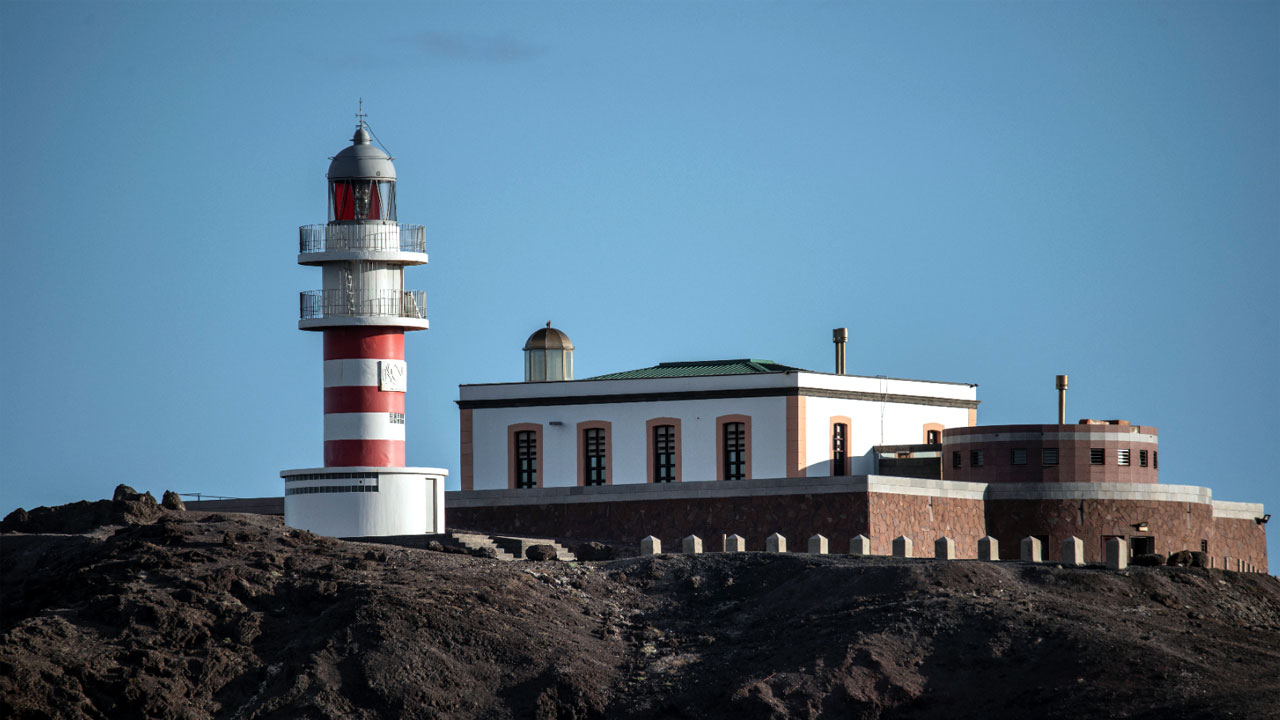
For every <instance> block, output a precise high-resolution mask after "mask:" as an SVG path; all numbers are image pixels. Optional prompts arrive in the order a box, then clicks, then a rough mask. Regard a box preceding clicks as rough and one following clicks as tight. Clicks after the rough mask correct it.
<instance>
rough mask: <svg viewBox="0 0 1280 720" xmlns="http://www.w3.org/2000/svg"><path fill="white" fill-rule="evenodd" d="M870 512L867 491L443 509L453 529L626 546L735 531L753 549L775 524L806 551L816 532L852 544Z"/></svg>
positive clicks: (712, 542) (669, 545)
mask: <svg viewBox="0 0 1280 720" xmlns="http://www.w3.org/2000/svg"><path fill="white" fill-rule="evenodd" d="M866 518H867V493H858V492H848V493H823V494H819V495H762V496H747V497H725V498H693V499H691V498H682V499H671V500H629V501H626V502H579V503H564V504H561V503H548V504H537V505H497V506H490V507H449V506H448V503H447V502H446V509H445V527H447V528H449V529H466V530H481V531H489V532H502V533H509V534H512V535H527V536H534V537H555V538H572V539H580V540H600V541H604V542H610V543H617V544H620V545H624V546H627V547H632V546H635V545H636V544H637V543H639V542H640V538H643V537H645V536H646V535H653V536H655V537H657V538H658V539H660V540H661V541H662V544H663V547H664V548H665V549H668V550H670V549H678V548H679V547H680V539H681V538H683V537H685V536H687V535H697V536H698V537H700V538H702V541H703V547H704V548H706V549H707V550H708V551H712V550H715V551H719V550H721V549H722V546H721V545H720V536H721V535H732V534H735V533H736V534H738V535H741V536H743V537H744V538H746V541H747V549H748V550H764V540H765V538H766V537H768V536H769V535H771V534H773V533H775V532H777V533H781V534H782V535H783V536H784V537H786V538H787V543H788V549H790V550H791V551H793V552H795V551H801V552H803V551H804V549H805V547H806V545H807V543H808V540H809V537H810V536H811V535H814V534H815V533H820V534H822V535H825V536H826V537H827V539H828V540H829V541H830V547H831V550H832V552H847V551H848V549H849V539H850V538H852V537H853V536H854V535H858V534H859V533H862V534H866V533H867V523H866Z"/></svg>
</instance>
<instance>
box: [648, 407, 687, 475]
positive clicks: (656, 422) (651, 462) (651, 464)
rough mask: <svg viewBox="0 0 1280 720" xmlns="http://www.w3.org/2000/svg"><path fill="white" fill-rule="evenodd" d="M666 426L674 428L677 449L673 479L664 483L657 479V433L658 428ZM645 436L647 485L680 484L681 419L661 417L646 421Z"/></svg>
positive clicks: (674, 452) (674, 453)
mask: <svg viewBox="0 0 1280 720" xmlns="http://www.w3.org/2000/svg"><path fill="white" fill-rule="evenodd" d="M664 426H671V427H672V433H673V436H674V448H675V449H674V451H673V455H674V457H673V458H672V460H673V463H674V470H673V475H672V478H671V479H670V480H662V481H659V480H658V479H657V478H658V443H657V431H658V428H660V427H664ZM644 434H645V445H644V446H645V449H646V452H645V482H646V483H649V484H657V483H660V482H661V483H664V484H665V483H668V482H670V483H678V482H680V480H681V476H680V471H681V462H680V454H681V452H680V451H681V447H680V444H681V437H680V436H681V433H680V418H676V417H660V418H653V419H651V420H647V421H645V424H644Z"/></svg>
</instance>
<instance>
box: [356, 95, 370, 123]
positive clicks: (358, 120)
mask: <svg viewBox="0 0 1280 720" xmlns="http://www.w3.org/2000/svg"><path fill="white" fill-rule="evenodd" d="M367 117H369V115H368V114H367V113H366V112H365V111H364V98H360V111H359V112H357V113H356V125H357V126H358V127H366V126H368V124H369V123H367V122H365V121H364V119H365V118H367Z"/></svg>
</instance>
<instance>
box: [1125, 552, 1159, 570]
mask: <svg viewBox="0 0 1280 720" xmlns="http://www.w3.org/2000/svg"><path fill="white" fill-rule="evenodd" d="M1129 564H1130V565H1145V566H1147V567H1156V566H1158V565H1163V564H1164V556H1163V555H1161V554H1160V553H1147V554H1145V555H1134V556H1133V559H1132V560H1130V561H1129Z"/></svg>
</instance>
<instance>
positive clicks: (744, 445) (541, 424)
mask: <svg viewBox="0 0 1280 720" xmlns="http://www.w3.org/2000/svg"><path fill="white" fill-rule="evenodd" d="M976 395H977V390H976V386H974V385H970V384H964V383H940V382H928V381H921V380H900V379H894V378H876V377H859V376H852V375H832V374H826V373H815V372H809V371H804V370H799V369H797V368H792V367H787V366H783V365H778V364H776V363H772V362H769V361H762V360H721V361H710V362H688V363H663V364H661V365H658V366H655V367H652V368H645V369H642V370H635V371H630V372H623V373H616V374H613V375H605V376H600V377H596V378H590V379H586V380H577V381H563V382H526V383H498V384H488V385H463V386H461V387H460V388H459V400H458V406H459V408H460V413H461V414H460V418H461V421H460V422H461V438H462V447H461V475H462V479H461V485H462V489H463V490H496V489H537V488H552V487H574V486H592V485H630V484H649V483H656V484H664V483H680V482H696V481H725V480H747V479H751V478H774V477H793V478H794V477H826V476H832V475H834V476H848V475H866V474H869V473H873V472H874V471H875V457H874V454H873V453H872V447H873V446H874V445H877V444H882V443H884V442H926V441H928V440H930V439H932V440H933V441H934V442H938V441H939V438H940V437H941V433H942V431H943V430H945V429H947V428H956V427H966V426H968V425H970V424H972V423H973V422H975V420H976V412H977V406H978V400H977V397H976Z"/></svg>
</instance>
